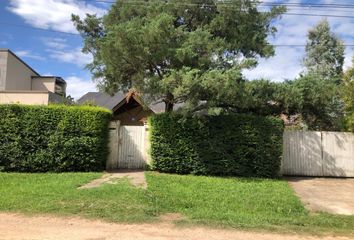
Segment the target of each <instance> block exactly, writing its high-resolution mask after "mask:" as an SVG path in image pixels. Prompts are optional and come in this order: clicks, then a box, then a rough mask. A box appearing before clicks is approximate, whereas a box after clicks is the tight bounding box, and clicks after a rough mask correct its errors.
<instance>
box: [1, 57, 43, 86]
mask: <svg viewBox="0 0 354 240" xmlns="http://www.w3.org/2000/svg"><path fill="white" fill-rule="evenodd" d="M32 76H38V74H37V73H35V72H34V71H33V70H31V69H30V68H28V66H26V65H25V64H24V63H23V62H21V61H20V60H19V59H18V58H16V57H15V56H14V55H12V54H11V53H8V58H7V72H6V87H5V90H7V91H8V90H23V91H29V90H31V88H32V87H31V84H32V79H31V77H32Z"/></svg>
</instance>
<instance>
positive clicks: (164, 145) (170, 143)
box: [149, 114, 284, 177]
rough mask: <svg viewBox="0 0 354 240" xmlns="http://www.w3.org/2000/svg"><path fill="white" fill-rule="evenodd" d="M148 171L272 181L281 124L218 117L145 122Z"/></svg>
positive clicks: (164, 117) (168, 116)
mask: <svg viewBox="0 0 354 240" xmlns="http://www.w3.org/2000/svg"><path fill="white" fill-rule="evenodd" d="M149 124H150V127H151V136H150V138H151V157H152V168H153V169H155V170H158V171H161V172H169V173H180V174H188V173H192V174H199V175H219V176H247V177H277V176H278V174H279V170H280V163H281V155H282V135H283V129H284V126H283V122H282V121H281V120H280V119H277V118H274V117H261V116H254V115H244V114H240V115H222V116H208V117H206V116H203V117H183V116H181V115H176V114H160V115H155V116H153V117H151V118H150V121H149Z"/></svg>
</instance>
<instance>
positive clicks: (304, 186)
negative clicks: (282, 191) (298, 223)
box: [287, 178, 354, 215]
mask: <svg viewBox="0 0 354 240" xmlns="http://www.w3.org/2000/svg"><path fill="white" fill-rule="evenodd" d="M287 180H288V182H289V184H290V186H291V187H292V188H293V189H294V190H295V192H296V194H297V195H298V196H299V197H300V198H301V201H302V202H303V203H304V204H305V206H306V207H307V208H308V209H309V210H311V211H324V212H329V213H333V214H344V215H354V179H353V178H287Z"/></svg>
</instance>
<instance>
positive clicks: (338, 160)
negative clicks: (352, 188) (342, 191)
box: [282, 131, 354, 177]
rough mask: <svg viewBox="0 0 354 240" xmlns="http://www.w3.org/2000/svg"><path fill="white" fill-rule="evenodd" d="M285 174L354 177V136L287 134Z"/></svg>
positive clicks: (284, 160) (289, 132)
mask: <svg viewBox="0 0 354 240" xmlns="http://www.w3.org/2000/svg"><path fill="white" fill-rule="evenodd" d="M283 148H284V149H283V161H282V174H284V175H294V176H319V177H354V134H353V133H345V132H311V131H286V132H284V138H283Z"/></svg>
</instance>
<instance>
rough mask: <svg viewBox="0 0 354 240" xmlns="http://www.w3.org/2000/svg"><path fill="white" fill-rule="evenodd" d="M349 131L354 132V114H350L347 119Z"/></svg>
mask: <svg viewBox="0 0 354 240" xmlns="http://www.w3.org/2000/svg"><path fill="white" fill-rule="evenodd" d="M346 122H347V130H348V131H351V132H354V113H351V114H348V116H347V118H346Z"/></svg>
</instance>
